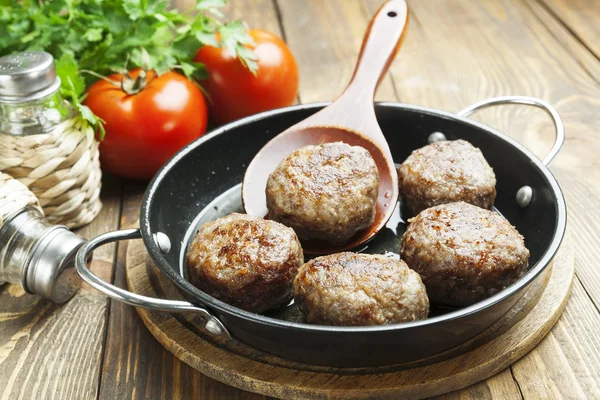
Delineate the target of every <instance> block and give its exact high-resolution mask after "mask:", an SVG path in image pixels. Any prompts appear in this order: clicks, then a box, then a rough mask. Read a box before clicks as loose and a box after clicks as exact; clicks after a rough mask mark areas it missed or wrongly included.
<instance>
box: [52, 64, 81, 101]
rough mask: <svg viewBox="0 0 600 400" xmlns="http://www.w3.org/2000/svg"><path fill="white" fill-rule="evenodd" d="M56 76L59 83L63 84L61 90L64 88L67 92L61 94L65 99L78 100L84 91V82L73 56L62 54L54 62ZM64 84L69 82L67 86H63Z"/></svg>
mask: <svg viewBox="0 0 600 400" xmlns="http://www.w3.org/2000/svg"><path fill="white" fill-rule="evenodd" d="M55 65H56V75H58V77H59V78H60V81H61V82H63V85H62V88H63V90H64V89H65V88H66V89H67V91H66V92H65V93H63V95H66V97H73V98H77V99H78V98H79V96H81V94H82V93H83V91H84V90H85V81H84V80H83V77H82V76H81V75H80V74H79V65H78V64H77V61H75V58H74V57H73V54H71V53H64V54H63V55H62V56H61V57H60V58H59V59H58V60H57V61H56V64H55ZM65 82H70V83H69V85H68V86H66V85H64V83H65Z"/></svg>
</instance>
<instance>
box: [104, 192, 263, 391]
mask: <svg viewBox="0 0 600 400" xmlns="http://www.w3.org/2000/svg"><path fill="white" fill-rule="evenodd" d="M144 190H145V185H143V184H139V183H129V184H128V185H127V187H126V189H125V197H124V202H123V212H122V216H121V228H122V229H128V228H137V227H139V222H138V221H139V210H140V204H141V200H142V196H143V194H144ZM137 244H138V245H141V242H140V243H137ZM130 245H131V243H129V242H121V243H119V250H118V261H117V267H116V272H115V285H117V286H119V287H126V282H125V254H126V253H127V248H128V246H130ZM142 247H143V245H142ZM191 398H194V399H207V400H208V399H222V398H227V399H255V398H256V399H260V398H263V397H261V396H255V395H252V394H247V393H245V392H243V391H240V390H237V389H235V388H232V387H230V386H227V385H224V384H222V383H220V382H217V381H214V380H212V379H210V378H208V377H206V376H205V375H202V374H201V373H200V372H198V371H196V370H194V369H193V368H190V367H189V366H188V365H186V364H184V363H183V362H181V361H180V360H178V359H177V358H175V357H174V356H173V355H172V354H171V353H170V352H168V351H167V350H166V349H165V348H164V347H163V346H162V345H161V344H160V343H158V342H157V341H156V339H154V337H152V335H151V334H150V332H149V331H148V329H146V327H145V326H144V324H143V323H142V321H141V320H140V318H139V317H138V316H137V313H136V311H135V308H134V307H131V306H128V305H125V304H123V303H120V302H117V301H112V302H111V305H110V320H109V324H108V334H107V341H106V350H105V352H104V362H103V365H102V379H101V387H100V392H99V399H106V400H109V399H110V400H113V399H191Z"/></svg>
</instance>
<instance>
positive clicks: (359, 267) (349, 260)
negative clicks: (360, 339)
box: [294, 252, 429, 326]
mask: <svg viewBox="0 0 600 400" xmlns="http://www.w3.org/2000/svg"><path fill="white" fill-rule="evenodd" d="M294 300H295V302H296V304H298V306H299V308H300V310H301V311H302V313H303V314H304V317H305V318H306V321H308V322H309V323H315V324H320V325H359V326H360V325H385V324H394V323H398V322H405V321H415V320H419V319H425V318H427V314H428V313H429V299H428V298H427V293H426V292H425V286H424V285H423V282H422V281H421V277H420V276H419V274H417V273H416V272H414V271H412V270H411V269H410V268H408V267H407V266H406V264H405V263H404V261H400V260H395V259H392V258H389V257H385V256H382V255H372V254H357V253H348V252H346V253H337V254H331V255H328V256H323V257H317V258H314V259H312V260H311V261H309V262H307V263H306V264H304V265H303V266H302V267H301V268H300V269H299V270H298V275H297V276H296V279H295V280H294Z"/></svg>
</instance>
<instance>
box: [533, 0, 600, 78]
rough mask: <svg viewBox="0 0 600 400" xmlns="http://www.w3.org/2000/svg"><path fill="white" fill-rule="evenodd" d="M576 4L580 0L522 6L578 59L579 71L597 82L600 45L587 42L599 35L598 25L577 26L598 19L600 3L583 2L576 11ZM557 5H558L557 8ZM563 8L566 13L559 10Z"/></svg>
mask: <svg viewBox="0 0 600 400" xmlns="http://www.w3.org/2000/svg"><path fill="white" fill-rule="evenodd" d="M578 3H581V1H565V0H537V1H529V2H526V3H525V4H526V5H527V6H528V7H529V8H530V9H531V11H532V12H533V14H535V15H536V17H537V18H538V19H539V20H540V21H541V22H542V23H543V24H544V25H545V26H546V27H547V28H548V31H549V33H550V34H551V35H553V36H554V37H555V38H556V40H557V41H558V42H560V44H561V46H562V47H564V48H565V50H567V51H568V52H569V54H571V56H572V57H573V58H574V59H575V60H577V62H578V63H579V65H580V66H581V68H582V69H583V70H584V71H586V72H587V73H588V74H589V75H590V76H591V77H592V78H593V79H594V80H595V81H596V82H599V83H600V62H599V58H600V44H598V41H597V40H596V42H595V43H594V42H593V40H588V39H590V37H589V35H590V34H592V36H595V35H597V34H598V32H600V30H599V28H598V24H597V23H596V24H595V25H589V26H588V25H579V24H578V23H579V22H582V20H583V19H587V18H589V19H591V20H598V19H599V18H600V3H598V2H594V1H586V3H587V4H586V7H585V8H581V9H577V8H576V5H577V4H578ZM550 5H551V6H552V7H550ZM557 5H560V8H559V7H557ZM563 8H564V9H565V10H566V12H562V11H561V9H563ZM586 16H587V17H586ZM594 32H595V33H594Z"/></svg>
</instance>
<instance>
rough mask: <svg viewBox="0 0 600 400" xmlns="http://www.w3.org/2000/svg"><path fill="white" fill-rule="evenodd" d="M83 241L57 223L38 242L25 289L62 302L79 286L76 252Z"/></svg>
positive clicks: (30, 263) (31, 260) (53, 300)
mask: <svg viewBox="0 0 600 400" xmlns="http://www.w3.org/2000/svg"><path fill="white" fill-rule="evenodd" d="M83 243H85V240H84V239H83V238H81V237H79V236H77V235H76V234H74V233H73V232H71V231H69V230H68V229H67V228H65V227H63V226H56V227H54V229H52V231H51V232H49V233H47V234H46V235H45V236H44V237H43V238H42V239H41V241H40V243H39V244H38V245H37V247H36V249H35V251H34V253H33V255H32V257H31V259H30V262H29V268H28V269H27V277H26V279H25V286H26V290H27V291H29V292H32V293H35V294H38V295H40V296H42V297H45V298H47V299H49V300H51V301H52V302H54V303H64V302H65V301H67V300H69V299H70V298H71V297H72V296H73V295H74V294H75V293H76V292H77V290H78V289H79V286H80V282H81V280H80V279H79V276H78V275H77V272H76V270H75V255H76V253H77V250H79V248H80V247H81V246H82V245H83Z"/></svg>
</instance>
